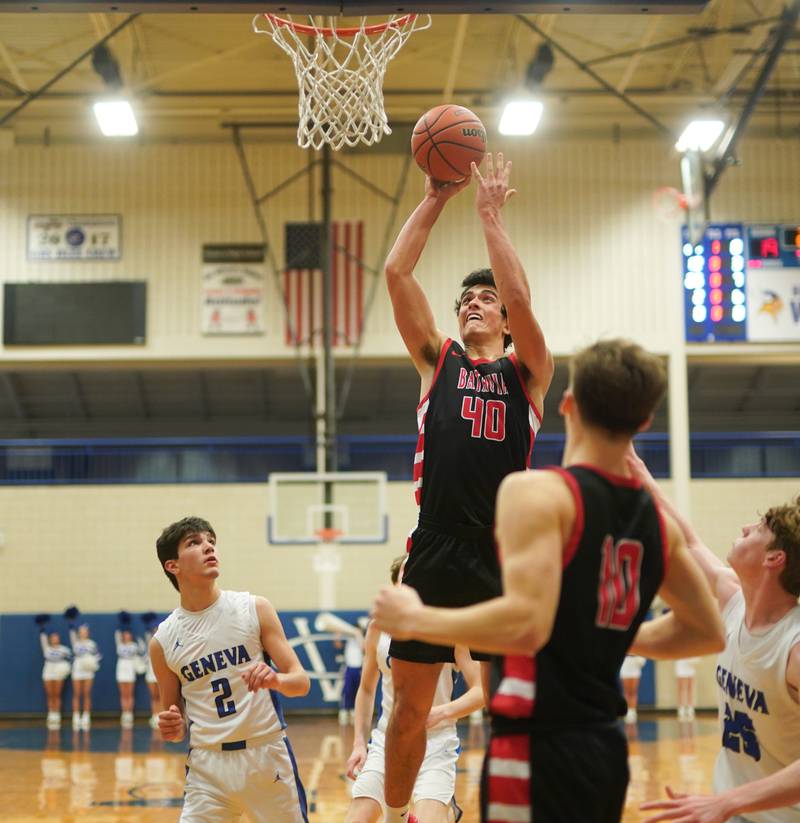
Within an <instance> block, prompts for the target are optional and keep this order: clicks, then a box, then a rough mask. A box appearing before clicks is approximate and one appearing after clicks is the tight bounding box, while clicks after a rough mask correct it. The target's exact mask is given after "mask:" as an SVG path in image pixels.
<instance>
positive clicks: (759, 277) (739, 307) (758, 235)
mask: <svg viewBox="0 0 800 823" xmlns="http://www.w3.org/2000/svg"><path fill="white" fill-rule="evenodd" d="M682 243H683V247H682V260H683V291H684V307H685V312H684V313H685V322H686V340H687V342H690V343H714V342H724V341H739V342H746V341H747V342H779V341H800V225H795V224H777V223H776V224H757V225H749V226H745V225H744V224H742V223H712V224H710V225H709V226H708V227H707V228H706V232H705V235H704V237H703V239H702V241H701V242H700V243H697V244H692V243H690V242H689V239H688V230H687V228H686V227H684V229H683V233H682Z"/></svg>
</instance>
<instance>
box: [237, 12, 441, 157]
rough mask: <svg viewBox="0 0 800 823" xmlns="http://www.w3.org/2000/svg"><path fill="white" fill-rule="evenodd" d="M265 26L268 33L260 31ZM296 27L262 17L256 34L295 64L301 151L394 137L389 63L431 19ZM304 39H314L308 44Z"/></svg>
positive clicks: (283, 20)
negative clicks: (386, 86)
mask: <svg viewBox="0 0 800 823" xmlns="http://www.w3.org/2000/svg"><path fill="white" fill-rule="evenodd" d="M262 19H264V20H266V21H267V23H268V24H269V28H268V29H260V28H258V23H259V21H260V20H262ZM309 21H310V25H307V24H303V23H295V22H294V21H293V20H292V18H291V16H288V17H278V16H277V15H274V14H259V15H256V17H254V18H253V31H254V32H256V34H269V35H271V37H272V39H273V40H274V41H275V43H277V44H278V45H279V46H280V47H281V48H282V49H283V50H284V51H285V52H286V53H287V54H288V55H289V57H291V59H292V63H293V65H294V69H295V73H296V74H297V85H298V89H299V92H300V99H299V105H298V113H299V124H298V127H297V143H298V145H299V146H300V147H301V148H304V149H307V148H309V147H311V148H314V149H321V148H322V146H323V145H325V144H326V143H327V144H328V145H329V146H331V148H333V149H340V148H342V146H351V147H352V146H356V145H358V144H359V143H365V144H366V145H368V146H371V145H372V144H373V143H377V142H378V140H380V139H381V137H382V136H383V135H384V134H391V133H392V130H391V129H390V128H389V122H388V119H387V117H386V112H385V111H384V108H383V78H384V76H385V74H386V69H387V67H388V65H389V61H390V60H392V58H393V57H394V56H395V55H396V54H397V52H398V51H400V49H401V48H402V47H403V45H404V43H405V42H406V40H408V38H409V37H410V36H411V35H412V34H413V33H414V32H415V31H422V30H423V29H427V28H428V27H429V26H430V24H431V18H430V15H427V14H426V15H417V14H404V15H402V16H399V17H398V16H395V15H393V16H392V17H391V18H390V19H389V20H388V21H386V22H385V23H377V24H373V25H367V18H366V17H362V18H361V23H360V25H358V26H351V27H344V28H335V27H333V26H319V25H317V24H316V23H315V22H314V18H313V17H312V16H310V15H309ZM301 37H309V38H311V42H310V43H306V42H305V41H304V40H303V39H301Z"/></svg>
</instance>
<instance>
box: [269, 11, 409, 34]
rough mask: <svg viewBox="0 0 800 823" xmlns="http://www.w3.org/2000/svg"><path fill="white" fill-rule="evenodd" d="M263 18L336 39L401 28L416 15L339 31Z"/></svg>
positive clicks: (278, 18)
mask: <svg viewBox="0 0 800 823" xmlns="http://www.w3.org/2000/svg"><path fill="white" fill-rule="evenodd" d="M264 17H266V18H268V19H269V20H270V21H271V22H272V23H273V24H274V25H277V26H286V27H287V28H290V29H293V30H294V31H296V32H297V33H298V34H321V35H322V36H323V37H333V36H334V34H335V35H337V36H338V37H355V36H356V35H357V34H358V33H359V32H360V31H363V32H364V34H381V33H382V32H384V31H386V29H389V28H392V29H399V28H402V27H403V26H405V25H406V23H412V22H413V21H414V20H415V19H416V17H417V15H416V14H404V15H403V16H402V17H398V18H397V19H396V20H387V21H386V22H385V23H374V24H373V25H371V26H364V27H363V28H362V27H361V26H347V27H345V28H341V29H334V28H331V27H330V26H309V25H306V24H305V23H295V22H294V21H293V20H286V19H285V18H284V17H278V15H277V14H270V13H269V12H267V13H266V14H265V15H264Z"/></svg>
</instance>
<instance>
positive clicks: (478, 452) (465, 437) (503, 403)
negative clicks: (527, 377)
mask: <svg viewBox="0 0 800 823" xmlns="http://www.w3.org/2000/svg"><path fill="white" fill-rule="evenodd" d="M540 425H541V418H540V416H539V412H538V410H537V409H536V408H535V406H534V405H533V402H532V401H531V399H530V397H529V396H528V393H527V390H526V388H525V384H524V382H523V379H522V373H521V371H520V366H519V363H518V362H517V360H516V357H515V356H514V355H513V354H512V355H511V356H510V357H501V358H499V359H498V360H470V359H469V357H467V355H466V354H465V353H464V349H463V348H461V346H460V345H459V344H458V343H456V342H455V341H453V340H447V341H445V343H444V345H443V346H442V350H441V352H440V354H439V361H438V363H437V366H436V372H435V374H434V377H433V383H432V385H431V388H430V391H429V392H428V393H427V395H426V396H425V397H424V398H423V399H422V401H421V402H420V404H419V406H418V407H417V428H418V432H419V437H418V439H417V451H416V454H415V456H414V494H415V496H416V500H417V505H418V506H419V507H420V516H421V517H424V518H427V519H428V520H435V521H437V522H441V523H443V524H451V525H465V526H483V527H490V526H492V525H493V524H494V507H495V497H496V495H497V488H498V486H499V485H500V482H501V481H502V479H503V478H504V477H505V476H506V475H507V474H509V473H510V472H513V471H519V470H522V469H525V468H527V467H528V466H529V465H530V458H531V453H532V451H533V442H534V439H535V437H536V432H537V431H538V430H539V426H540Z"/></svg>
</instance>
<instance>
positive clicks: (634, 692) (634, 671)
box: [619, 654, 647, 723]
mask: <svg viewBox="0 0 800 823" xmlns="http://www.w3.org/2000/svg"><path fill="white" fill-rule="evenodd" d="M645 663H647V660H646V659H645V658H644V657H639V656H638V655H635V654H629V655H627V657H626V658H625V660H623V661H622V668H621V669H620V671H619V679H620V680H621V681H622V692H623V694H624V695H625V702H626V703H627V704H628V713H627V714H626V715H625V722H626V723H636V721H637V720H638V719H639V715H638V710H637V707H638V705H639V680H640V679H641V677H642V669H643V668H644V664H645Z"/></svg>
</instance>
